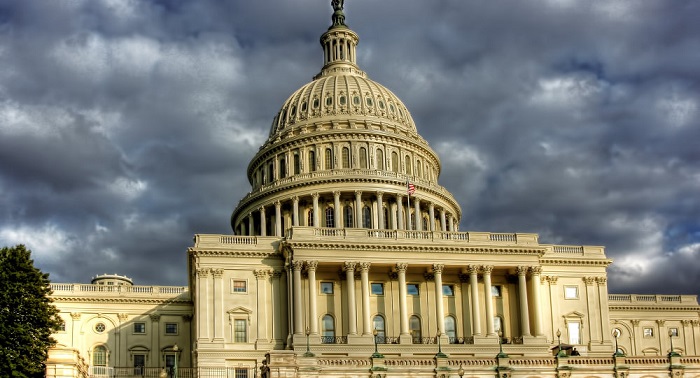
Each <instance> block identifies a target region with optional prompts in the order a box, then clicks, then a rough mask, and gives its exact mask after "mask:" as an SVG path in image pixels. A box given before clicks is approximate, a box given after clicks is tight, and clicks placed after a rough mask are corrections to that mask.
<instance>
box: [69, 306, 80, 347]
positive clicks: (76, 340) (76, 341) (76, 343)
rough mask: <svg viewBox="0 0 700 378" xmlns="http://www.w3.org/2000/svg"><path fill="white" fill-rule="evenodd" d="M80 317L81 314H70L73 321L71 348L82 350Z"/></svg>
mask: <svg viewBox="0 0 700 378" xmlns="http://www.w3.org/2000/svg"><path fill="white" fill-rule="evenodd" d="M80 317H81V314H80V313H79V312H71V313H70V318H71V320H72V323H71V344H70V346H71V347H73V348H75V349H77V350H80V348H82V345H81V344H82V343H81V342H80V341H82V339H81V338H80Z"/></svg>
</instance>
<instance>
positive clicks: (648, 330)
mask: <svg viewBox="0 0 700 378" xmlns="http://www.w3.org/2000/svg"><path fill="white" fill-rule="evenodd" d="M644 337H654V329H653V328H651V327H644Z"/></svg>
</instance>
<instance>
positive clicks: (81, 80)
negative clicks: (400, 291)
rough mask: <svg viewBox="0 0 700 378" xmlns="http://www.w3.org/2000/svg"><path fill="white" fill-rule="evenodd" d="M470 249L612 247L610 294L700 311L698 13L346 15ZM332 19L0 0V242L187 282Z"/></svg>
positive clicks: (194, 6) (288, 10)
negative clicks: (409, 124) (195, 256)
mask: <svg viewBox="0 0 700 378" xmlns="http://www.w3.org/2000/svg"><path fill="white" fill-rule="evenodd" d="M345 5H346V7H345V8H346V16H347V23H348V25H350V27H351V28H353V30H355V31H356V32H357V33H358V34H359V35H360V39H361V41H360V45H359V48H358V57H359V58H358V59H359V63H360V66H361V68H362V69H364V70H365V71H366V72H367V73H368V74H369V76H370V77H371V78H372V79H374V80H376V81H378V82H380V83H382V84H384V85H385V86H387V87H388V88H390V89H391V90H392V91H393V92H394V93H396V94H397V95H398V96H399V97H400V98H402V99H403V100H404V102H405V103H406V105H407V106H408V107H409V109H410V110H411V112H412V115H413V117H414V119H415V121H416V123H417V126H418V129H419V131H420V133H421V134H422V135H423V136H424V137H425V138H426V139H427V140H428V141H429V142H430V144H431V146H432V147H433V148H434V149H435V150H436V151H437V152H438V154H439V155H440V156H441V159H442V164H443V167H442V168H443V170H442V175H441V178H440V182H441V184H443V185H444V186H446V187H447V188H448V189H449V190H450V191H451V192H452V193H453V194H454V195H455V197H456V198H457V200H458V201H459V202H460V204H461V205H462V210H463V217H462V222H461V230H462V231H467V230H474V231H493V232H514V231H517V232H535V233H539V234H540V241H541V242H543V243H561V244H586V245H605V246H607V253H608V256H609V257H611V258H613V259H614V260H615V264H614V265H613V267H611V268H610V271H609V272H610V275H609V285H610V288H611V291H613V292H631V293H685V294H700V217H698V215H699V214H700V198H699V196H698V188H699V186H700V148H699V145H700V121H699V118H698V117H699V115H700V70H699V69H698V67H700V26H698V25H699V24H698V23H697V19H698V18H699V16H700V3H698V2H697V1H672V2H671V1H660V0H659V1H644V2H630V1H600V2H589V1H573V0H560V1H556V0H548V1H546V0H541V1H528V2H517V1H512V2H511V1H508V2H487V1H463V0H453V1H417V0H416V1H399V0H383V1H370V0H356V1H347V2H346V4H345ZM330 15H331V8H330V5H329V1H325V0H313V1H312V0H303V1H280V0H278V1H237V0H232V1H228V2H220V1H202V0H199V1H152V2H147V1H141V2H138V1H127V0H111V1H108V0H103V1H98V0H84V1H0V67H2V69H1V70H0V191H1V193H2V197H0V244H2V245H11V244H16V243H25V244H27V245H28V246H29V247H30V248H31V249H32V250H33V251H34V257H35V260H36V263H37V265H38V266H40V267H41V268H42V269H43V270H45V271H47V272H50V273H51V278H52V280H53V281H54V282H86V281H89V279H90V277H91V276H92V275H95V274H100V273H105V272H107V273H114V272H116V273H121V274H126V275H128V276H130V277H132V278H134V279H135V280H136V282H137V283H139V284H176V285H183V284H185V283H186V277H187V275H186V272H185V269H186V262H185V261H186V260H185V251H186V248H187V247H188V246H189V245H191V237H192V235H193V234H194V233H229V232H230V228H229V225H228V223H229V222H228V221H229V215H230V212H231V210H232V209H233V208H234V207H235V205H236V204H237V202H238V200H239V199H240V198H241V197H243V196H244V195H245V193H246V192H247V191H248V190H249V185H248V183H247V179H246V177H245V173H246V166H247V164H248V161H249V160H250V159H251V158H252V156H253V154H254V153H255V151H257V149H258V146H259V145H260V144H262V142H263V141H264V140H265V138H266V136H267V132H268V129H269V125H270V123H271V121H272V118H273V117H274V115H275V114H276V112H277V110H278V109H279V107H280V106H281V104H282V103H283V101H284V100H285V99H286V97H287V96H288V95H289V94H291V93H292V92H293V91H294V90H296V89H297V88H298V87H300V86H301V85H303V84H304V83H306V82H308V81H309V80H310V79H311V77H312V76H313V75H314V74H316V73H317V72H318V71H319V70H320V65H321V62H322V54H321V48H320V46H319V44H318V37H319V36H320V35H321V33H323V31H325V30H326V28H327V27H328V25H329V23H330Z"/></svg>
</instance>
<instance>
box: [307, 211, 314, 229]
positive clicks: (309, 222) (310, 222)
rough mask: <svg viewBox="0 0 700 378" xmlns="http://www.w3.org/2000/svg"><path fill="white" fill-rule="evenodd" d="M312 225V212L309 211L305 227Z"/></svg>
mask: <svg viewBox="0 0 700 378" xmlns="http://www.w3.org/2000/svg"><path fill="white" fill-rule="evenodd" d="M313 225H314V211H313V210H309V214H308V216H307V217H306V226H308V227H313Z"/></svg>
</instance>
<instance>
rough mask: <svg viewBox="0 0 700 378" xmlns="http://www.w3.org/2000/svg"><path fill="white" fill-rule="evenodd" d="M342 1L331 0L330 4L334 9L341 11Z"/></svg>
mask: <svg viewBox="0 0 700 378" xmlns="http://www.w3.org/2000/svg"><path fill="white" fill-rule="evenodd" d="M343 3H344V1H343V0H331V6H332V7H333V10H334V11H342V10H343Z"/></svg>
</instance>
